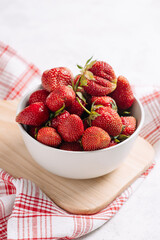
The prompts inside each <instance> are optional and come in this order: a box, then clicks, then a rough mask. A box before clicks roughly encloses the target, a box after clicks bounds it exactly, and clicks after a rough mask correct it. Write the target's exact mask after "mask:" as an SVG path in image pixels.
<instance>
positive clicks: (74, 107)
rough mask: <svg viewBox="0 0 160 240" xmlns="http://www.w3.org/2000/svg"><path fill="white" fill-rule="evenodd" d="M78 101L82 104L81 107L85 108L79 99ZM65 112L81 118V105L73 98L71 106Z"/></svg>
mask: <svg viewBox="0 0 160 240" xmlns="http://www.w3.org/2000/svg"><path fill="white" fill-rule="evenodd" d="M79 101H80V102H81V103H82V104H83V106H85V105H86V104H85V103H84V102H83V101H82V100H81V99H79ZM67 110H68V111H69V112H70V113H71V114H76V115H78V116H81V115H82V113H83V112H84V109H83V108H82V107H81V105H80V104H79V102H78V101H77V99H76V98H75V99H74V101H73V102H72V104H71V105H70V106H69V107H68V108H67Z"/></svg>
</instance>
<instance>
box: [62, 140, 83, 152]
mask: <svg viewBox="0 0 160 240" xmlns="http://www.w3.org/2000/svg"><path fill="white" fill-rule="evenodd" d="M60 149H61V150H67V151H82V148H81V145H80V144H79V143H78V142H72V143H70V142H63V143H62V144H61V146H60Z"/></svg>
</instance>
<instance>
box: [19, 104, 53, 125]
mask: <svg viewBox="0 0 160 240" xmlns="http://www.w3.org/2000/svg"><path fill="white" fill-rule="evenodd" d="M48 118H49V110H48V108H47V107H46V106H45V105H44V103H43V102H36V103H32V104H31V105H29V106H28V107H26V108H24V109H23V110H22V111H21V112H20V113H19V114H18V115H17V116H16V122H18V123H22V124H26V125H32V126H40V125H41V124H42V123H45V122H46V121H47V120H48Z"/></svg>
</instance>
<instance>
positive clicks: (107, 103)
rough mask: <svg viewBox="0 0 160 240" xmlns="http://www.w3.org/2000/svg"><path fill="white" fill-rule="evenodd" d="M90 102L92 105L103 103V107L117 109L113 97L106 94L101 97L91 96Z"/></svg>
mask: <svg viewBox="0 0 160 240" xmlns="http://www.w3.org/2000/svg"><path fill="white" fill-rule="evenodd" d="M91 103H94V105H103V106H104V107H111V108H113V110H115V111H117V105H116V102H115V101H114V99H113V98H111V97H108V96H103V97H92V98H91Z"/></svg>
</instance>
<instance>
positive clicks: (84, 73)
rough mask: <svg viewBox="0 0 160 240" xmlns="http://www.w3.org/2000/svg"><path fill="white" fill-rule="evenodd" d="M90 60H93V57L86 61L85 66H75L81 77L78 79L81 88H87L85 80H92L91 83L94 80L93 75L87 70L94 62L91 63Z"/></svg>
mask: <svg viewBox="0 0 160 240" xmlns="http://www.w3.org/2000/svg"><path fill="white" fill-rule="evenodd" d="M92 58H93V56H92V57H91V58H89V59H88V60H87V61H86V64H85V65H84V67H82V66H80V65H78V64H77V67H78V68H79V69H80V72H81V77H80V78H79V82H80V86H81V87H83V86H87V79H88V80H92V81H94V80H95V79H94V76H93V73H92V72H90V71H89V70H88V69H90V68H91V67H92V66H93V64H94V63H95V62H96V60H93V61H91V60H92ZM78 84H79V83H78Z"/></svg>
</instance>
